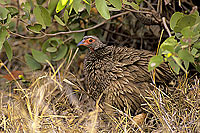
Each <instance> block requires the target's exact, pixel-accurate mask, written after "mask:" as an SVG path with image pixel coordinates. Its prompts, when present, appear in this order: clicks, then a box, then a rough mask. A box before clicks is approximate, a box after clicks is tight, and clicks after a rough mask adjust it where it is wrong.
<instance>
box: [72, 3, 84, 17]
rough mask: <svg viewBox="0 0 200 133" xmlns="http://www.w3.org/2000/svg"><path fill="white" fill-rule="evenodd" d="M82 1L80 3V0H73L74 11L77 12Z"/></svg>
mask: <svg viewBox="0 0 200 133" xmlns="http://www.w3.org/2000/svg"><path fill="white" fill-rule="evenodd" d="M82 6H83V5H82V3H81V0H75V1H74V2H73V8H74V10H75V12H76V13H77V14H78V10H79V9H80V8H81V7H82Z"/></svg>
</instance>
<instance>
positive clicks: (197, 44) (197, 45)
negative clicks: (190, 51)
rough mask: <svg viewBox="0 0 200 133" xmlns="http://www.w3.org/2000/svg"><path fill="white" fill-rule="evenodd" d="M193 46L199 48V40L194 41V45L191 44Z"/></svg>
mask: <svg viewBox="0 0 200 133" xmlns="http://www.w3.org/2000/svg"><path fill="white" fill-rule="evenodd" d="M193 48H197V49H200V41H198V42H195V43H194V45H193Z"/></svg>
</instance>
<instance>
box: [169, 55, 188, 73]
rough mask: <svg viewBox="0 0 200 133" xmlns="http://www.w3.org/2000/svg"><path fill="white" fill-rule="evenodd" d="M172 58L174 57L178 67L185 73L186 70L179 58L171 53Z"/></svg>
mask: <svg viewBox="0 0 200 133" xmlns="http://www.w3.org/2000/svg"><path fill="white" fill-rule="evenodd" d="M172 58H173V59H174V61H175V62H176V64H178V65H179V67H180V68H181V69H182V70H183V71H184V72H185V73H187V71H186V70H185V68H184V67H183V65H182V62H181V59H180V58H178V57H176V56H174V55H172Z"/></svg>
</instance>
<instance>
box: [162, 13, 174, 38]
mask: <svg viewBox="0 0 200 133" xmlns="http://www.w3.org/2000/svg"><path fill="white" fill-rule="evenodd" d="M162 22H163V24H164V27H165V29H166V31H167V33H168V35H169V36H172V35H171V33H170V30H169V28H168V26H167V24H166V18H165V17H162Z"/></svg>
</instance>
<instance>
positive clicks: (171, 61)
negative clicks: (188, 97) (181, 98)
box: [169, 60, 180, 74]
mask: <svg viewBox="0 0 200 133" xmlns="http://www.w3.org/2000/svg"><path fill="white" fill-rule="evenodd" d="M169 66H171V68H172V70H173V71H174V72H175V73H176V74H179V71H180V66H179V65H177V64H176V63H175V62H174V61H173V60H169Z"/></svg>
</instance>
